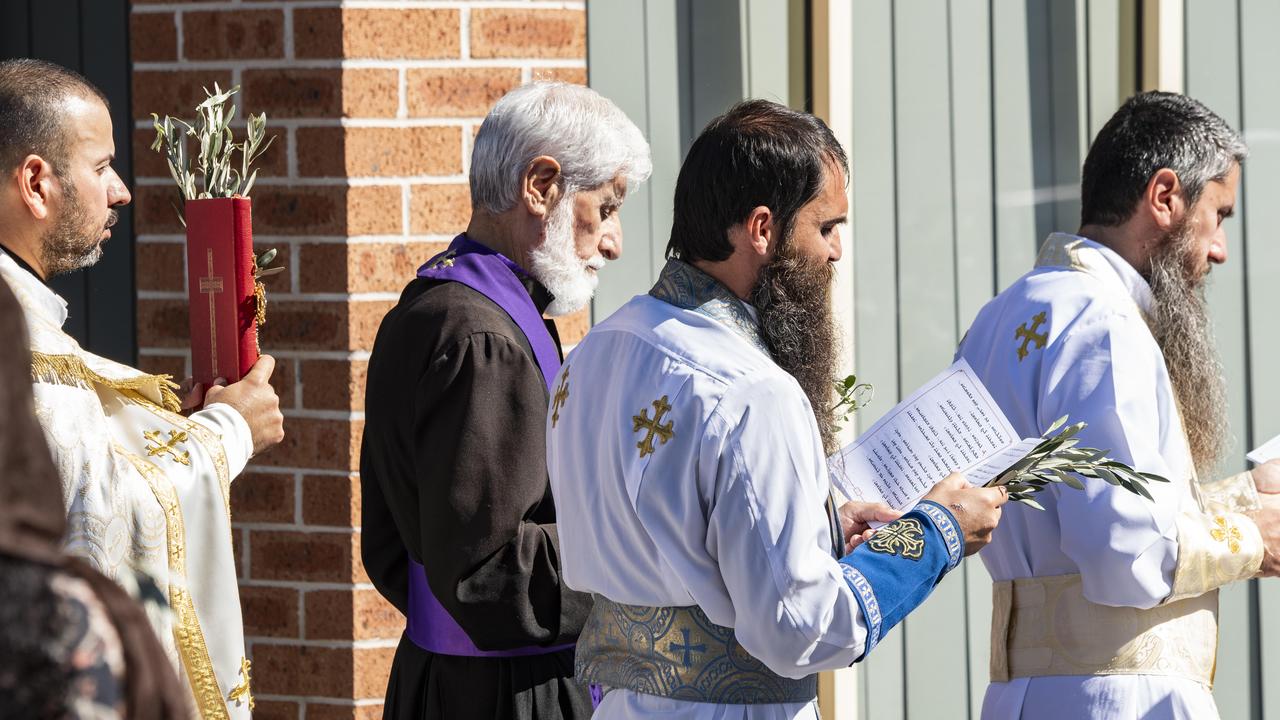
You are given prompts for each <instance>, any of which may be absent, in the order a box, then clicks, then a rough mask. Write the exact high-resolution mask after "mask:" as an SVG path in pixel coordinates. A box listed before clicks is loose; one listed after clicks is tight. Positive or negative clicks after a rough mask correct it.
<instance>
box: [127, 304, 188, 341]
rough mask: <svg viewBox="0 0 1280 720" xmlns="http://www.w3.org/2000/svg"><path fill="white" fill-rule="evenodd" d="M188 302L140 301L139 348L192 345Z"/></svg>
mask: <svg viewBox="0 0 1280 720" xmlns="http://www.w3.org/2000/svg"><path fill="white" fill-rule="evenodd" d="M190 327H191V321H190V319H189V318H188V316H187V301H186V300H138V327H137V331H138V346H139V347H151V348H181V349H186V348H187V347H189V346H190V345H191V337H190Z"/></svg>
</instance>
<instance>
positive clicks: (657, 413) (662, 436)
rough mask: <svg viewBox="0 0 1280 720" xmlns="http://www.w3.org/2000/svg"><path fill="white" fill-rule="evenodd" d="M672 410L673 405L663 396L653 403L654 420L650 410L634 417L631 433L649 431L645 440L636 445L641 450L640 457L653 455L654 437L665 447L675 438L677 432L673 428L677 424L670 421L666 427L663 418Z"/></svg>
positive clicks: (642, 411)
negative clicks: (650, 416)
mask: <svg viewBox="0 0 1280 720" xmlns="http://www.w3.org/2000/svg"><path fill="white" fill-rule="evenodd" d="M670 409H671V405H670V404H669V403H668V402H667V396H666V395H663V396H662V397H661V398H659V399H657V400H654V401H653V419H652V420H650V419H649V410H648V409H645V410H641V411H640V414H639V415H634V416H632V418H631V422H632V423H633V424H632V426H631V432H640V431H641V430H646V431H647V432H646V433H645V436H644V438H643V439H642V440H640V442H638V443H636V447H637V448H639V449H640V457H644V456H645V455H652V454H653V438H654V436H657V438H658V439H659V440H660V441H661V444H663V445H666V444H667V441H668V440H670V439H671V438H673V437H675V432H673V426H674V425H675V423H674V422H673V421H668V422H667V424H666V425H663V424H662V416H663V415H666V414H667V411H668V410H670Z"/></svg>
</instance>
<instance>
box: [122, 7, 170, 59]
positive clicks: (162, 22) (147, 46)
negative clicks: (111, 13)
mask: <svg viewBox="0 0 1280 720" xmlns="http://www.w3.org/2000/svg"><path fill="white" fill-rule="evenodd" d="M129 44H130V45H131V46H132V49H133V61H134V62H164V61H167V60H168V61H172V60H177V59H178V25H177V23H175V22H174V20H173V13H133V14H132V15H130V16H129Z"/></svg>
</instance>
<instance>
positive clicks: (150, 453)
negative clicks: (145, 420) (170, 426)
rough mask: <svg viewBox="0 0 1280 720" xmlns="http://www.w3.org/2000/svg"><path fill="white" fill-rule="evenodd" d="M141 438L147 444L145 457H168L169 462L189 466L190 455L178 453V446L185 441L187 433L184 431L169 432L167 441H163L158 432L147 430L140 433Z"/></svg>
mask: <svg viewBox="0 0 1280 720" xmlns="http://www.w3.org/2000/svg"><path fill="white" fill-rule="evenodd" d="M142 437H143V439H144V440H146V441H147V442H149V443H155V444H154V445H148V446H147V447H146V448H145V449H146V451H147V457H156V456H158V455H168V456H169V458H170V459H171V460H173V461H174V462H176V463H180V464H182V465H190V464H191V453H189V452H185V451H184V452H181V453H179V452H178V444H179V443H184V442H186V441H187V433H186V431H184V430H170V431H169V439H168V440H165V439H164V436H162V435H161V434H160V431H159V430H148V431H146V432H144V433H142Z"/></svg>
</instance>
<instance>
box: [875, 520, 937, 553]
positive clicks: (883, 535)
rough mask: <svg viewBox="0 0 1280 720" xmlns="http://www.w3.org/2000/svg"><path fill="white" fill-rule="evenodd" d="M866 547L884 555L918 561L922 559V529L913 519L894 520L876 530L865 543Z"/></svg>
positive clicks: (918, 522) (917, 521)
mask: <svg viewBox="0 0 1280 720" xmlns="http://www.w3.org/2000/svg"><path fill="white" fill-rule="evenodd" d="M867 547H868V548H869V549H871V550H873V551H875V552H878V553H884V554H885V555H899V556H901V557H904V558H906V559H908V560H919V559H920V558H922V557H924V528H923V527H921V526H920V521H919V520H917V519H915V518H903V519H902V520H896V521H894V522H891V523H889V524H888V525H885V526H884V527H882V528H880V529H879V530H877V531H876V533H875V534H874V535H872V536H871V539H870V540H868V541H867Z"/></svg>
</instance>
